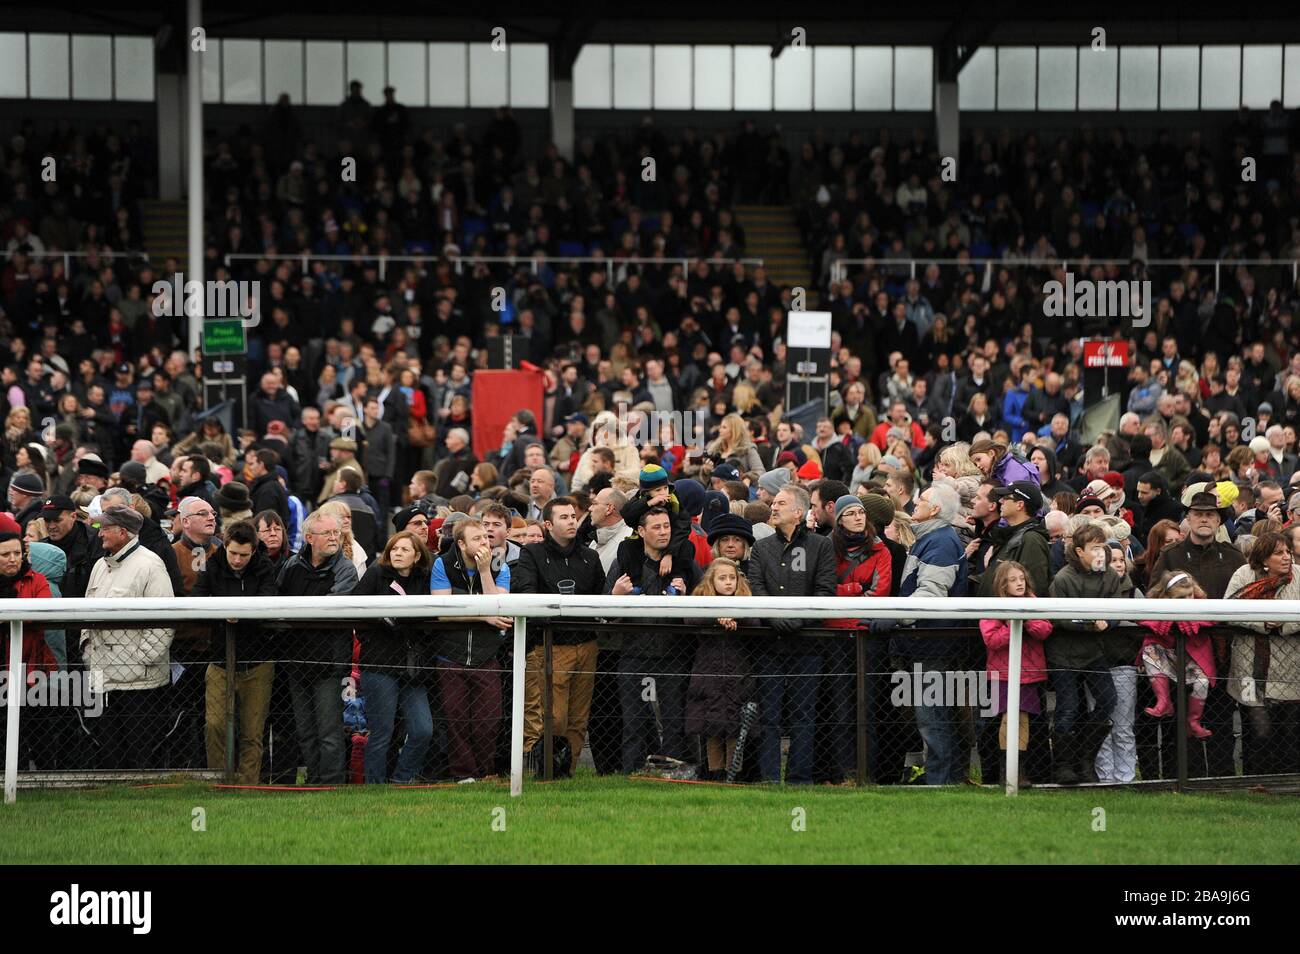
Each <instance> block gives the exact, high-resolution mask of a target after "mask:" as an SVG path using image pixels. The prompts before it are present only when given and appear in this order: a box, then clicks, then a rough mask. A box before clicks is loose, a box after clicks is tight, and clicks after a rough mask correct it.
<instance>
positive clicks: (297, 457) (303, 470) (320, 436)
mask: <svg viewBox="0 0 1300 954" xmlns="http://www.w3.org/2000/svg"><path fill="white" fill-rule="evenodd" d="M331 436H332V435H331V434H330V433H329V432H327V431H325V430H317V431H315V432H314V433H313V432H312V431H309V430H307V428H305V427H300V428H299V429H298V430H296V431H295V432H294V435H293V440H292V441H290V443H289V447H290V450H291V456H292V458H293V470H292V471H290V476H291V477H292V481H291V482H290V486H291V487H293V489H294V490H295V491H297V492H298V493H299V494H301V495H302V496H303V499H307V498H309V497H310V498H311V499H312V500H315V499H316V498H317V497H319V496H320V488H321V483H322V481H324V479H325V471H323V470H321V467H320V462H321V461H323V460H329V459H330V438H331Z"/></svg>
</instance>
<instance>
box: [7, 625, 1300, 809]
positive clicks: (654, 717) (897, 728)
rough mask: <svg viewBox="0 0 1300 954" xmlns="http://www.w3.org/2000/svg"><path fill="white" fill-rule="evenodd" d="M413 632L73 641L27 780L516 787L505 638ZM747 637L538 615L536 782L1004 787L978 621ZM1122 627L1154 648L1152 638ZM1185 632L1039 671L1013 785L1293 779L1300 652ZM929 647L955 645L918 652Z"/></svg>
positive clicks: (158, 629) (227, 632)
mask: <svg viewBox="0 0 1300 954" xmlns="http://www.w3.org/2000/svg"><path fill="white" fill-rule="evenodd" d="M431 612H432V611H431ZM375 622H376V623H379V624H380V625H384V621H375ZM403 623H404V625H407V626H408V627H410V628H411V629H412V631H414V632H417V633H420V634H424V635H425V636H427V637H428V638H427V639H419V638H417V639H414V640H412V641H411V643H410V646H409V651H408V657H407V659H406V660H405V662H404V663H402V662H400V661H399V662H397V663H394V662H392V661H391V660H390V659H388V658H387V657H385V659H384V660H383V661H382V662H380V661H376V660H373V659H368V658H367V654H366V649H365V645H366V644H365V639H364V638H360V639H359V638H357V637H356V635H355V632H356V626H357V624H356V623H354V622H349V621H345V620H313V621H310V622H307V621H302V620H295V621H291V622H290V621H254V620H243V621H229V622H212V623H207V622H195V623H181V624H178V623H176V621H175V620H157V621H149V622H144V623H132V624H131V625H129V626H102V625H98V624H96V625H94V626H93V627H92V626H88V627H86V628H82V629H77V628H68V629H66V630H64V631H63V632H64V633H65V634H66V647H67V648H66V653H65V654H64V658H62V659H60V660H58V661H57V662H56V663H54V664H48V665H47V666H45V667H44V668H30V669H29V671H28V672H27V674H26V678H25V687H24V692H23V694H22V699H21V702H22V717H21V718H22V723H21V727H22V731H21V734H20V740H19V756H18V763H19V770H20V772H22V773H24V774H25V778H26V779H27V780H29V781H31V782H35V783H40V782H44V783H61V784H75V783H78V782H83V783H86V782H93V781H101V780H103V779H105V778H114V777H133V776H134V775H137V774H139V773H157V772H160V771H169V772H170V771H187V772H203V773H208V777H211V778H215V779H218V780H221V781H225V782H228V783H232V784H239V785H261V784H281V785H337V784H345V783H363V782H372V783H378V782H391V783H398V784H423V783H441V782H459V781H463V780H466V779H475V780H482V779H485V778H492V777H494V776H499V777H506V776H508V775H509V772H510V743H511V724H510V722H511V679H512V667H513V658H512V652H511V640H510V639H509V638H508V636H507V635H506V634H503V635H502V637H501V639H500V640H499V643H498V644H497V645H495V646H492V645H489V646H488V649H487V651H486V652H485V651H484V650H483V649H482V648H481V646H480V648H479V649H478V650H477V651H476V653H475V654H473V655H467V656H465V657H463V658H453V654H451V653H450V652H447V648H448V646H450V645H454V644H455V640H454V638H452V639H449V638H447V637H448V635H449V634H451V635H452V636H454V634H455V633H457V632H458V631H462V630H464V628H465V624H464V623H449V622H445V621H442V622H440V621H433V620H429V621H424V620H420V621H418V622H413V621H410V620H405V621H403ZM741 623H742V625H740V626H738V627H737V628H736V629H734V630H732V629H726V628H723V627H722V626H720V625H718V624H716V623H714V622H713V621H710V620H698V621H696V622H694V623H669V622H660V621H657V620H654V621H650V620H632V621H629V622H625V623H619V624H609V623H601V622H597V621H594V620H585V619H584V620H573V621H555V622H552V621H544V620H541V619H536V620H533V625H532V626H531V627H530V628H529V629H528V637H529V638H528V649H527V658H526V669H525V677H524V682H525V689H524V720H523V725H524V729H523V736H524V738H523V745H524V750H525V760H526V761H525V764H526V767H527V769H528V771H529V772H530V773H531V774H532V775H533V776H534V777H536V778H539V779H544V780H549V779H554V778H561V777H564V776H567V775H571V774H573V773H575V772H583V771H592V772H595V773H597V774H605V775H607V774H623V775H651V776H656V777H660V778H670V779H679V780H695V781H704V780H709V781H718V782H733V783H759V782H769V783H780V782H784V783H786V784H859V785H861V784H878V785H893V784H926V783H928V784H960V783H964V782H968V781H970V782H977V783H983V784H998V783H1001V782H1005V777H1004V776H1005V765H1006V755H1007V753H1006V746H1007V744H1008V741H1007V735H1008V728H1009V725H1008V718H1007V715H1006V709H1007V702H1008V700H1007V692H1006V684H1005V682H1004V681H1002V680H1000V679H998V678H995V677H994V676H993V675H992V674H991V673H990V671H989V668H988V665H987V658H986V651H985V648H984V645H983V643H982V642H981V640H980V638H979V636H978V631H977V630H976V629H975V627H973V626H971V627H960V628H954V629H916V630H895V631H894V632H893V633H871V632H868V631H866V630H848V629H836V628H829V627H819V628H806V629H804V630H802V631H800V632H799V633H798V634H796V635H786V636H777V635H776V634H775V633H774V632H773V631H772V630H770V629H769V628H767V627H765V626H763V625H761V624H759V621H745V620H742V621H741ZM390 625H391V624H390ZM1129 629H1131V630H1132V632H1133V635H1134V640H1135V645H1137V644H1138V643H1139V642H1140V639H1139V637H1140V636H1142V634H1143V631H1142V630H1140V629H1139V628H1137V627H1129ZM1171 632H1172V633H1173V634H1174V638H1173V640H1172V641H1173V643H1174V645H1173V647H1172V648H1165V649H1163V650H1162V651H1160V652H1156V651H1154V650H1152V648H1151V646H1152V644H1150V643H1148V644H1147V645H1146V646H1145V647H1144V648H1143V650H1142V652H1141V654H1140V656H1139V657H1137V658H1135V659H1134V660H1133V663H1132V664H1129V665H1121V666H1113V667H1110V666H1103V665H1097V666H1091V667H1081V668H1059V667H1050V666H1048V667H1039V668H1038V669H1035V668H1033V666H1032V665H1031V664H1030V663H1028V662H1027V663H1026V665H1025V668H1024V670H1023V672H1022V683H1021V692H1020V703H1019V709H1020V711H1019V713H1018V720H1017V724H1018V735H1019V746H1020V753H1021V754H1020V758H1019V772H1020V779H1019V781H1020V782H1022V783H1033V784H1042V783H1051V782H1059V783H1065V784H1070V783H1076V782H1094V781H1102V782H1110V783H1120V784H1123V783H1131V782H1150V781H1156V780H1169V781H1175V782H1181V781H1185V780H1188V779H1198V778H1223V777H1229V778H1230V777H1234V776H1252V777H1253V776H1277V775H1294V774H1297V773H1300V635H1290V634H1287V635H1283V634H1282V633H1281V632H1280V631H1270V632H1263V633H1260V632H1255V631H1253V630H1246V629H1244V628H1240V627H1215V628H1213V629H1209V630H1204V629H1203V630H1201V632H1202V633H1203V634H1205V633H1208V634H1209V639H1208V645H1209V646H1210V647H1211V648H1212V651H1213V656H1214V659H1213V663H1209V662H1207V660H1206V657H1204V656H1203V654H1202V652H1201V650H1199V649H1196V650H1194V651H1192V652H1189V650H1188V645H1187V644H1188V640H1186V639H1185V638H1184V637H1183V636H1182V634H1181V632H1179V631H1178V630H1177V628H1176V627H1175V628H1174V629H1172V630H1171ZM900 634H904V635H906V637H907V638H906V640H901V641H900V639H899V638H898V637H899V635H900ZM29 635H32V634H29ZM918 636H920V637H922V638H921V639H917V638H916V637H918ZM42 638H43V637H42ZM1028 638H1029V637H1028V636H1026V640H1028ZM1048 638H1049V639H1050V637H1048ZM900 643H901V644H902V645H904V646H906V647H907V652H902V651H900ZM929 643H933V644H934V645H943V646H945V647H949V648H950V647H952V646H954V645H956V646H959V647H962V648H961V650H960V651H959V653H958V654H956V655H954V654H952V653H951V651H949V652H948V654H947V655H946V656H945V655H939V654H929V653H926V652H924V651H922V650H918V648H917V647H918V646H925V645H927V644H929ZM326 644H328V645H329V646H330V647H331V648H329V649H328V651H326V650H324V649H323V646H325V645H326ZM1198 660H1200V661H1199V662H1198ZM1207 668H1213V669H1214V670H1215V673H1214V675H1215V678H1214V679H1213V680H1211V679H1210V678H1209V674H1208V673H1207V672H1205V669H1207ZM1177 673H1183V674H1184V678H1183V679H1181V680H1179V679H1176V678H1172V677H1173V676H1174V675H1175V674H1177ZM5 675H6V686H5V688H6V690H8V685H7V673H6V674H5ZM1180 690H1181V691H1180ZM6 701H7V696H6ZM6 719H7V713H6Z"/></svg>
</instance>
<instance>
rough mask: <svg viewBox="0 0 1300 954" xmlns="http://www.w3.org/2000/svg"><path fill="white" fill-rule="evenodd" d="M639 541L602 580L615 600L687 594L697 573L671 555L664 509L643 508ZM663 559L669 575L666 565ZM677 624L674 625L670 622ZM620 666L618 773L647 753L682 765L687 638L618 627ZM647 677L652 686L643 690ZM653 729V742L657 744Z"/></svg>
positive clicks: (630, 625)
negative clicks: (621, 631) (620, 755)
mask: <svg viewBox="0 0 1300 954" xmlns="http://www.w3.org/2000/svg"><path fill="white" fill-rule="evenodd" d="M637 534H638V536H636V537H632V538H631V539H628V540H624V541H623V542H622V543H621V544H620V545H619V548H618V553H617V555H616V556H615V558H614V563H613V565H612V566H611V567H610V568H609V573H608V574H606V576H605V591H606V592H607V593H610V594H611V595H613V596H685V595H686V594H688V593H690V592H691V591H692V590H693V589H695V585H696V583H697V582H698V581H699V576H700V573H699V570H698V569H697V567H696V566H695V562H694V561H693V560H692V559H691V558H690V555H689V553H686V552H683V551H682V550H681V549H679V550H678V551H677V552H670V551H669V545H670V544H669V541H670V540H671V539H672V535H673V524H672V517H671V516H669V513H668V511H667V509H665V508H664V507H661V506H651V507H650V508H649V509H647V510H643V511H642V512H641V515H640V520H639V521H638V524H637ZM665 560H666V561H667V570H666V571H665V568H664V561H665ZM674 622H675V621H674ZM623 629H624V634H623V650H622V653H621V655H620V657H619V661H618V671H619V677H618V690H619V702H620V708H621V710H622V714H623V760H622V764H623V771H624V772H625V773H627V774H631V773H632V772H635V771H637V770H638V769H639V768H641V767H642V766H643V765H644V764H645V760H646V756H647V755H666V756H668V757H670V758H674V759H683V758H684V757H685V755H686V736H685V714H686V682H687V681H686V676H685V675H684V673H685V672H686V665H687V660H689V659H691V658H692V656H693V654H694V646H693V645H692V639H691V638H690V637H688V636H685V635H683V634H678V633H665V632H662V631H660V630H658V629H657V628H655V627H648V628H642V627H641V626H638V625H637V622H636V621H635V620H631V619H629V620H627V621H626V625H625V626H624V627H623ZM647 678H648V679H649V680H650V681H651V682H650V684H649V685H647V683H646V680H647ZM656 725H658V728H659V733H660V734H659V738H658V739H655V735H656Z"/></svg>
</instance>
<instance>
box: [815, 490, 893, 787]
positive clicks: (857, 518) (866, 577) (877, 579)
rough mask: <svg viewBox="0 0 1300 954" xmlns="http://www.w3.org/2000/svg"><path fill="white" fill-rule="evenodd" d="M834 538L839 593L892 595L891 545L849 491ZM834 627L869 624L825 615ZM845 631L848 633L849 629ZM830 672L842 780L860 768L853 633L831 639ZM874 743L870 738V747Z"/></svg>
mask: <svg viewBox="0 0 1300 954" xmlns="http://www.w3.org/2000/svg"><path fill="white" fill-rule="evenodd" d="M831 542H832V543H834V544H835V573H836V577H837V580H838V582H837V584H836V587H835V595H836V596H888V595H889V587H890V584H891V583H892V581H893V560H892V559H891V557H890V555H889V548H888V547H886V546H885V545H884V544H883V543H881V542H880V539H879V538H878V537H877V535H876V528H875V527H873V526H872V525H871V521H870V519H868V517H867V511H866V509H865V508H864V507H863V506H862V501H861V500H859V499H858V498H857V497H855V496H853V495H852V494H845V495H844V496H843V497H840V498H839V499H838V500H836V501H835V529H834V530H832V531H831ZM826 625H827V626H829V627H832V628H834V629H844V630H849V631H850V632H856V631H857V630H859V629H863V630H865V629H866V628H867V625H868V623H867V621H866V620H863V619H861V618H860V617H850V618H848V619H832V620H827V621H826ZM845 635H846V636H847V635H849V633H846V634H845ZM826 672H827V676H826V678H824V679H823V680H822V686H823V689H824V691H826V692H829V694H830V696H829V698H830V704H831V724H832V730H831V733H832V735H831V737H832V742H831V753H830V755H831V760H832V764H831V772H830V776H831V780H832V781H835V782H841V781H844V780H845V779H848V778H854V777H856V774H857V758H856V747H855V745H854V734H853V726H854V725H855V724H856V723H857V716H856V715H855V714H854V711H853V708H854V704H855V702H856V694H855V693H856V688H857V687H856V677H855V673H856V672H857V665H856V651H855V647H854V643H853V640H852V639H844V640H838V639H835V640H830V642H829V646H828V649H827V653H826ZM872 748H874V745H873V740H869V741H868V750H870V749H872Z"/></svg>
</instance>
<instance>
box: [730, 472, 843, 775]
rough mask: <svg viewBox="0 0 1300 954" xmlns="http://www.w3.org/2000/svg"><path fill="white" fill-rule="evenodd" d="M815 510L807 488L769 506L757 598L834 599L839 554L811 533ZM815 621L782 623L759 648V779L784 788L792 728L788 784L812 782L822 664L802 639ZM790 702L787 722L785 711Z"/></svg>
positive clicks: (759, 552)
mask: <svg viewBox="0 0 1300 954" xmlns="http://www.w3.org/2000/svg"><path fill="white" fill-rule="evenodd" d="M810 505H811V503H810V501H809V498H808V492H807V491H806V490H804V489H803V488H802V487H798V486H793V485H790V486H786V487H783V488H781V490H780V491H779V492H778V493H777V494H776V496H775V497H773V498H772V523H773V525H774V526H775V527H776V531H777V532H776V533H774V534H773V535H772V536H770V537H766V538H764V539H763V540H760V541H758V543H756V544H755V545H754V549H753V550H752V551H751V553H750V562H749V574H748V576H749V585H750V588H751V589H752V590H753V591H754V595H755V596H834V595H835V586H836V575H835V547H834V545H833V544H832V543H831V541H830V540H828V539H827V538H826V537H819V536H817V534H815V533H812V532H811V531H809V530H808V528H807V526H806V523H805V517H806V514H807V512H808V508H809V506H810ZM810 624H811V621H810V620H804V619H799V618H792V617H786V616H778V617H775V618H773V619H772V622H771V629H772V634H771V635H770V636H766V637H762V638H761V639H760V641H759V644H758V646H756V647H755V648H756V654H755V674H756V676H758V679H759V701H758V710H759V717H760V719H761V721H762V726H763V730H762V734H761V735H760V737H759V743H758V760H759V766H760V772H761V774H762V778H763V781H765V782H780V781H781V780H782V774H781V726H782V725H783V724H784V725H786V726H787V727H788V728H789V734H790V751H789V759H788V762H787V764H786V769H785V775H784V780H785V781H786V782H787V783H788V784H792V785H800V784H802V785H807V784H810V783H811V782H812V780H813V764H812V763H813V738H814V721H815V713H816V702H817V692H818V687H819V683H820V678H819V677H820V676H821V674H822V671H823V665H824V660H823V657H822V652H821V647H820V646H819V645H818V643H817V642H816V639H815V637H806V636H803V635H802V634H801V633H800V632H799V631H800V630H801V629H803V628H804V627H805V626H807V625H810ZM787 692H788V695H789V700H788V701H789V709H788V718H787V719H786V720H785V721H784V723H783V720H782V714H783V712H782V706H783V703H784V702H785V701H786V695H787Z"/></svg>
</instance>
